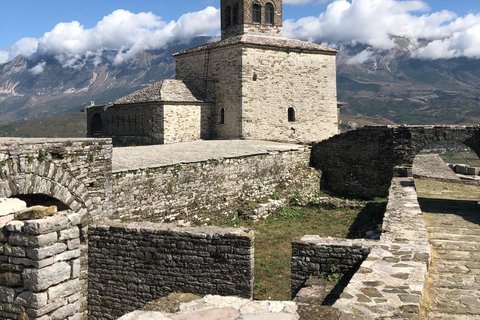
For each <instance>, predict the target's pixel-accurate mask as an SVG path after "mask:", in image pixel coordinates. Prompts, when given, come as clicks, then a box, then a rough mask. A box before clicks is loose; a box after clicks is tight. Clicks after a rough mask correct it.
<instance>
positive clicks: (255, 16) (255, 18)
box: [252, 2, 262, 23]
mask: <svg viewBox="0 0 480 320" xmlns="http://www.w3.org/2000/svg"><path fill="white" fill-rule="evenodd" d="M252 22H253V23H261V22H262V7H261V6H260V3H258V2H254V3H253V4H252Z"/></svg>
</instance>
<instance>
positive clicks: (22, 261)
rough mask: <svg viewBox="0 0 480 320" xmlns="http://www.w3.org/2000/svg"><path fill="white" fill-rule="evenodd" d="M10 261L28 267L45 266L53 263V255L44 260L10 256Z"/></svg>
mask: <svg viewBox="0 0 480 320" xmlns="http://www.w3.org/2000/svg"><path fill="white" fill-rule="evenodd" d="M8 261H9V262H10V263H13V264H22V265H24V266H26V267H35V268H44V267H46V266H50V265H52V264H53V262H54V259H53V257H50V258H47V259H43V260H31V259H27V258H12V257H11V258H9V259H8Z"/></svg>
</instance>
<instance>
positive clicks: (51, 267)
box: [0, 200, 86, 320]
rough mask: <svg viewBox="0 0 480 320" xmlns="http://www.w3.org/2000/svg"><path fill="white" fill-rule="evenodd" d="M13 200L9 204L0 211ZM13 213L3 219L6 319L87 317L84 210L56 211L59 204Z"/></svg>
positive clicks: (0, 251)
mask: <svg viewBox="0 0 480 320" xmlns="http://www.w3.org/2000/svg"><path fill="white" fill-rule="evenodd" d="M17 201H18V202H23V201H20V200H17ZM11 202H15V201H13V200H11V201H7V202H3V203H2V204H1V205H0V209H1V210H0V211H2V212H6V211H5V210H3V209H5V205H8V203H11ZM24 206H25V204H24ZM12 209H13V208H12ZM13 212H15V211H12V213H11V214H9V215H5V216H3V217H2V218H5V217H9V218H10V219H11V220H10V221H9V222H7V223H6V224H5V223H4V222H5V221H4V222H3V223H0V318H1V319H15V320H16V319H19V320H26V319H30V320H33V319H38V320H44V319H49V320H55V319H62V320H63V319H71V320H79V319H81V318H82V313H81V311H82V309H84V308H85V307H86V291H85V289H86V286H85V279H82V277H81V262H80V261H81V260H80V259H81V258H80V256H81V250H80V228H79V225H80V219H81V216H80V214H79V213H75V212H72V211H61V212H58V213H55V212H56V207H54V206H53V207H50V208H47V207H38V206H37V207H31V208H28V209H25V210H22V211H18V212H16V213H13ZM0 220H1V219H0ZM82 271H85V270H82Z"/></svg>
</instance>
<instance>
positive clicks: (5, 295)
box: [0, 286, 15, 303]
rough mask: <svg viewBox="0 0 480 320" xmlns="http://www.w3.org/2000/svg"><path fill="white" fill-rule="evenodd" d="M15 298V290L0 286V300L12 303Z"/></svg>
mask: <svg viewBox="0 0 480 320" xmlns="http://www.w3.org/2000/svg"><path fill="white" fill-rule="evenodd" d="M14 298H15V290H13V289H12V288H7V287H4V286H0V302H7V303H12V302H13V299H14Z"/></svg>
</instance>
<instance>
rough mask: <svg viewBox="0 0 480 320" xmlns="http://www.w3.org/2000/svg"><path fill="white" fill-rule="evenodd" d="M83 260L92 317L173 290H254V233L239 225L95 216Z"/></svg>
mask: <svg viewBox="0 0 480 320" xmlns="http://www.w3.org/2000/svg"><path fill="white" fill-rule="evenodd" d="M88 262H89V270H88V271H89V275H88V277H89V287H88V290H89V291H88V292H89V294H88V308H89V313H90V314H91V315H92V316H93V317H95V318H96V319H110V315H111V314H119V315H120V314H124V313H126V312H130V311H133V310H135V309H138V308H141V307H143V306H144V305H145V304H146V303H147V302H149V301H151V300H153V299H155V298H157V297H161V296H165V295H167V294H169V293H172V292H192V293H194V294H208V293H210V294H222V295H236V296H240V297H251V296H252V294H253V232H250V231H248V230H243V229H236V228H218V227H205V228H189V227H175V226H172V225H164V224H152V223H129V224H122V223H115V222H112V221H107V220H105V221H99V222H97V223H95V224H92V225H90V228H89V256H88ZM127 291H128V294H125V292H127Z"/></svg>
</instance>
